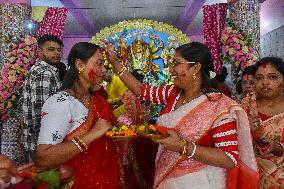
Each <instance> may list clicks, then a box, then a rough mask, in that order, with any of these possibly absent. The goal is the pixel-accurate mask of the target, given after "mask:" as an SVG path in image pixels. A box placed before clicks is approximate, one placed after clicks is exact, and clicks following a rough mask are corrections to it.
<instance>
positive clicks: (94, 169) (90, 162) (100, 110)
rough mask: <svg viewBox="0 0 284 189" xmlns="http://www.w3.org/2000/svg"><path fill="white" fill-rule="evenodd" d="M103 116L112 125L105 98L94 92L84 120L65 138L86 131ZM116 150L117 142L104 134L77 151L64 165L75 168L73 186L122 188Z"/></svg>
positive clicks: (70, 137) (110, 111)
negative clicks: (84, 148)
mask: <svg viewBox="0 0 284 189" xmlns="http://www.w3.org/2000/svg"><path fill="white" fill-rule="evenodd" d="M99 118H102V119H105V120H107V121H109V122H111V123H112V124H115V122H116V121H115V117H114V115H113V113H112V110H111V108H110V106H109V104H108V103H107V101H106V100H105V99H104V98H103V97H101V96H99V95H95V96H94V97H93V99H92V101H91V102H90V105H89V112H88V116H87V118H86V121H85V122H84V123H83V124H82V125H81V126H80V127H78V128H77V129H75V130H74V131H72V132H71V133H70V134H68V135H67V137H66V140H72V139H73V138H74V137H75V136H81V135H83V134H84V133H86V132H88V131H89V130H90V129H91V128H92V127H93V125H94V124H95V122H96V120H98V119H99ZM118 151H119V149H118V146H117V145H116V143H115V142H114V141H113V140H111V139H109V138H106V137H101V138H99V139H96V140H95V141H93V142H92V143H91V144H90V145H89V148H88V149H87V150H85V151H84V152H81V153H79V154H78V155H76V156H75V157H74V158H72V159H71V160H70V161H68V162H67V163H66V164H67V165H69V166H70V167H72V168H73V169H74V185H73V186H72V189H77V188H78V189H79V188H94V189H96V188H108V189H116V188H123V186H124V183H123V181H124V180H123V172H122V167H121V164H120V162H121V161H120V156H119V153H118Z"/></svg>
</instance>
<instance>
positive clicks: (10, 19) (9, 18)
mask: <svg viewBox="0 0 284 189" xmlns="http://www.w3.org/2000/svg"><path fill="white" fill-rule="evenodd" d="M0 12H1V14H0V37H1V38H0V70H2V68H3V62H4V57H6V53H7V52H8V50H9V47H10V46H11V45H12V44H13V43H14V42H15V41H17V40H18V39H17V37H19V36H23V35H24V33H25V23H26V21H27V20H28V19H29V17H30V8H29V6H26V5H21V4H1V5H0Z"/></svg>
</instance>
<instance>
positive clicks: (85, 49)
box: [61, 42, 99, 90]
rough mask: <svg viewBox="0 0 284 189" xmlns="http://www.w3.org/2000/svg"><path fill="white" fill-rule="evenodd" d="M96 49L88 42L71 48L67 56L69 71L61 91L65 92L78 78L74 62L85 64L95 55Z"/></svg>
mask: <svg viewBox="0 0 284 189" xmlns="http://www.w3.org/2000/svg"><path fill="white" fill-rule="evenodd" d="M98 49H99V46H98V45H95V44H92V43H88V42H79V43H76V44H75V45H74V46H73V47H72V49H71V51H70V53H69V55H68V67H69V69H68V71H67V72H66V74H65V76H64V80H63V84H62V87H61V90H66V89H69V88H71V87H72V86H73V84H74V82H75V81H76V79H77V78H78V73H79V72H78V69H77V67H76V64H75V62H76V60H78V59H80V60H82V61H83V62H86V61H87V60H88V59H89V58H91V57H92V56H93V55H94V54H95V53H96V51H97V50H98Z"/></svg>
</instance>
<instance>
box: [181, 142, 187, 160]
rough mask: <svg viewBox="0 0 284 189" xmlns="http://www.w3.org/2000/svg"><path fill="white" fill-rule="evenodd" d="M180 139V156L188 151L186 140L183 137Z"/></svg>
mask: <svg viewBox="0 0 284 189" xmlns="http://www.w3.org/2000/svg"><path fill="white" fill-rule="evenodd" d="M182 141H183V144H184V145H183V150H182V152H181V153H180V156H184V155H186V154H187V151H188V142H187V140H185V139H182Z"/></svg>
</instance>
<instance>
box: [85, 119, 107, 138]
mask: <svg viewBox="0 0 284 189" xmlns="http://www.w3.org/2000/svg"><path fill="white" fill-rule="evenodd" d="M111 128H112V125H111V123H110V122H108V121H107V120H105V119H101V118H99V119H98V120H97V121H96V123H95V125H94V127H93V128H92V129H91V130H90V133H92V134H93V135H94V136H95V139H97V138H100V137H102V136H103V135H104V134H105V133H106V132H107V131H108V130H109V129H111Z"/></svg>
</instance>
